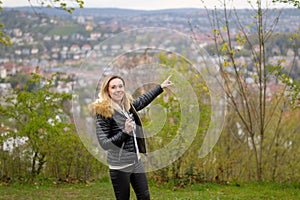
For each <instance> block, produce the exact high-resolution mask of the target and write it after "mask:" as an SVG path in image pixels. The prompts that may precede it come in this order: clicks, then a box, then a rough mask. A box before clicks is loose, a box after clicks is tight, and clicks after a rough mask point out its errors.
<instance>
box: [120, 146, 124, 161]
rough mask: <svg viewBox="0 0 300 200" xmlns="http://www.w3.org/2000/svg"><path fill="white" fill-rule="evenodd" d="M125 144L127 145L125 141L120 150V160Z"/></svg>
mask: <svg viewBox="0 0 300 200" xmlns="http://www.w3.org/2000/svg"><path fill="white" fill-rule="evenodd" d="M124 145H125V142H123V143H122V146H121V149H120V152H119V161H120V160H121V155H122V152H123V147H124Z"/></svg>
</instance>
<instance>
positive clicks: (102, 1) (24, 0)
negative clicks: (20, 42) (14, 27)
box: [2, 0, 287, 10]
mask: <svg viewBox="0 0 300 200" xmlns="http://www.w3.org/2000/svg"><path fill="white" fill-rule="evenodd" d="M42 1H44V2H50V1H51V0H2V2H3V4H2V6H3V7H18V6H30V3H29V2H31V4H32V5H33V6H40V5H41V4H40V2H42ZM203 1H204V3H202V0H84V7H86V8H88V7H89V8H104V7H105V8H128V9H140V10H158V9H169V8H203V7H204V5H205V6H206V7H208V8H214V7H217V8H221V4H220V2H221V1H222V0H203ZM250 1H251V2H252V3H253V5H254V4H255V2H256V0H250ZM66 2H67V3H69V5H71V6H74V3H73V2H74V0H66ZM231 2H233V3H230V6H229V7H234V8H237V9H240V8H251V6H250V5H249V3H248V0H231ZM262 2H263V5H264V6H267V7H269V8H270V7H274V3H271V2H272V1H271V0H262ZM275 7H287V4H280V5H278V4H277V5H276V6H275Z"/></svg>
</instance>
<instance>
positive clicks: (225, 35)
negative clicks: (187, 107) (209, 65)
mask: <svg viewBox="0 0 300 200" xmlns="http://www.w3.org/2000/svg"><path fill="white" fill-rule="evenodd" d="M222 2H223V5H222V6H223V8H224V9H221V10H217V9H214V10H212V11H211V12H210V11H209V10H207V11H208V16H209V20H210V23H211V27H212V36H211V38H212V40H213V41H214V45H215V47H214V52H216V55H215V56H217V60H216V62H217V64H218V66H219V69H220V71H221V73H222V75H223V80H224V83H225V84H224V91H225V93H226V95H227V98H228V101H229V104H230V110H231V111H232V112H234V113H235V114H236V115H237V119H238V123H239V124H240V125H241V127H239V130H242V132H243V133H244V134H245V135H244V136H243V137H244V144H245V145H247V148H248V152H249V154H248V156H249V159H248V160H249V162H251V157H252V155H253V157H254V160H255V171H256V179H257V180H259V181H260V180H262V179H263V175H264V170H263V169H264V164H265V159H266V154H265V152H266V149H269V148H271V147H270V145H271V144H270V143H268V142H267V141H266V138H269V137H272V135H274V134H275V133H274V132H272V131H270V130H271V129H272V127H273V126H275V127H276V126H278V127H281V126H283V124H282V123H281V120H279V119H280V118H281V117H282V115H283V112H279V114H278V115H277V114H275V113H276V112H277V110H280V109H282V105H286V104H285V103H283V104H282V103H280V102H282V100H284V101H288V99H286V98H285V96H284V93H285V92H286V91H287V89H288V84H287V83H288V82H289V79H286V80H281V83H282V84H281V85H277V86H278V87H277V88H278V90H276V96H277V97H278V100H275V99H273V98H272V100H270V99H269V98H270V96H269V95H270V94H269V89H270V86H272V84H274V81H275V79H276V77H275V76H276V74H275V75H274V72H275V71H276V70H273V69H280V68H281V62H279V63H275V64H273V65H272V64H271V63H269V62H268V58H269V53H268V52H267V51H266V47H267V43H268V42H270V41H269V39H270V37H271V36H272V34H273V32H274V28H275V27H276V24H277V22H278V20H279V16H280V14H277V15H276V16H275V17H273V18H270V16H268V14H269V12H274V10H268V9H263V7H262V1H260V0H259V1H257V2H256V5H252V7H253V8H255V9H253V11H255V12H254V14H253V18H252V19H253V21H250V19H251V18H249V17H248V18H246V19H244V18H241V17H240V16H238V14H237V12H236V10H235V9H228V8H227V6H228V4H229V2H228V1H226V0H223V1H222ZM247 24H248V25H247ZM193 31H194V32H195V30H194V29H193ZM195 34H196V33H195ZM246 45H247V46H248V47H249V49H250V53H251V57H250V58H251V59H250V60H247V62H243V58H242V56H240V55H239V54H238V51H239V49H240V47H242V48H243V47H245V46H246ZM270 69H271V70H270ZM277 72H278V71H277ZM281 72H282V71H281ZM275 82H276V81H275ZM272 95H275V93H272ZM270 105H272V106H270ZM271 122H272V123H271ZM273 122H276V123H275V124H274V123H273ZM268 134H271V136H270V135H268ZM276 134H283V132H279V133H278V132H277V133H276ZM249 166H250V165H249Z"/></svg>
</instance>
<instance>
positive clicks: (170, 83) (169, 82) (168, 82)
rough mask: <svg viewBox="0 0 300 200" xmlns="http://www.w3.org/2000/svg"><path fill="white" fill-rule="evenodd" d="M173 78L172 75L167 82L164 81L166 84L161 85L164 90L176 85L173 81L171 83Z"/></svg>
mask: <svg viewBox="0 0 300 200" xmlns="http://www.w3.org/2000/svg"><path fill="white" fill-rule="evenodd" d="M171 76H172V75H170V76H169V77H168V78H167V79H166V80H164V82H162V84H160V86H161V88H162V89H164V88H167V87H169V86H172V85H174V83H173V82H172V81H170V78H171Z"/></svg>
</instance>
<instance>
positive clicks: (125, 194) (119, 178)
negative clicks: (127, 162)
mask: <svg viewBox="0 0 300 200" xmlns="http://www.w3.org/2000/svg"><path fill="white" fill-rule="evenodd" d="M109 173H110V179H111V182H112V185H113V188H114V192H115V196H116V199H117V200H129V197H130V184H131V186H132V188H133V190H134V192H135V194H136V198H137V199H138V200H150V194H149V189H148V180H147V177H146V173H145V170H144V166H143V163H142V162H138V163H135V164H134V165H132V166H130V167H127V168H126V169H122V170H114V169H110V170H109Z"/></svg>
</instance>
